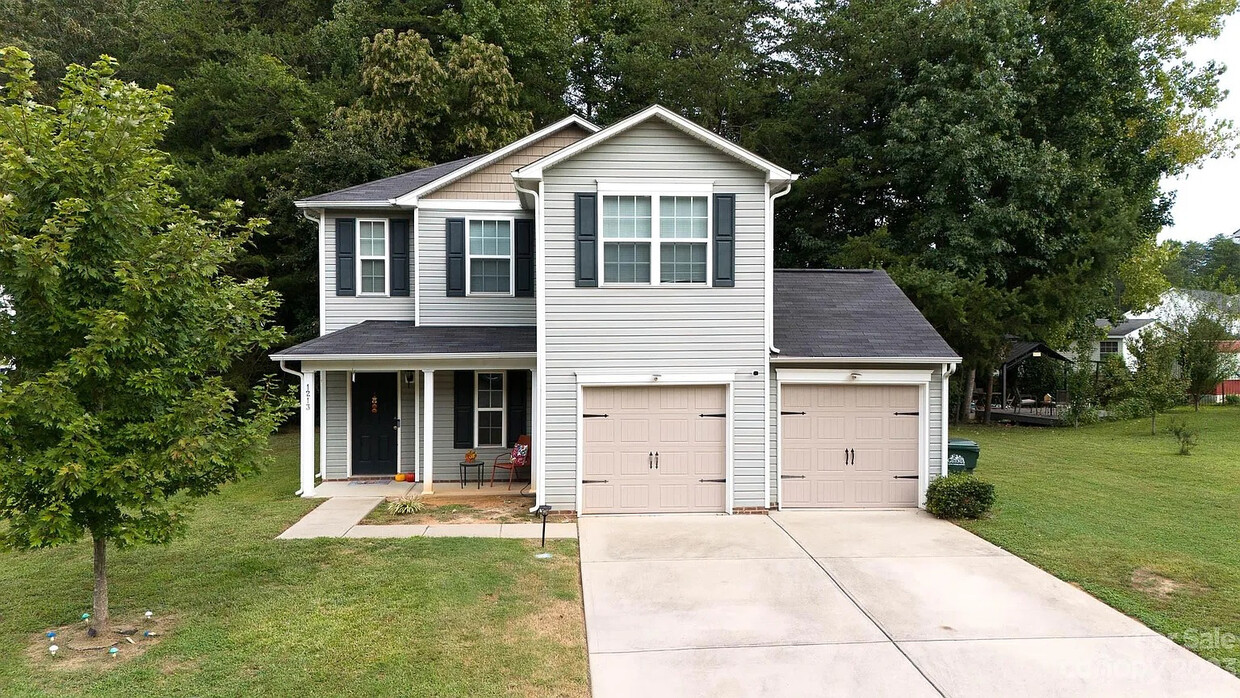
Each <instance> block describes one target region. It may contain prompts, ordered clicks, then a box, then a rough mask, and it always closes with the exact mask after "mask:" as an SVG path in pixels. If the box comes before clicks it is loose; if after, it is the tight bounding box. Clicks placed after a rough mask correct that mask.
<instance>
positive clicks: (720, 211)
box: [712, 194, 736, 286]
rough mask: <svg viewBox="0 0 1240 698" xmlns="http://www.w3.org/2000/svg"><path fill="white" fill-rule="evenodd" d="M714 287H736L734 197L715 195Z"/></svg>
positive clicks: (733, 195) (732, 195)
mask: <svg viewBox="0 0 1240 698" xmlns="http://www.w3.org/2000/svg"><path fill="white" fill-rule="evenodd" d="M714 199H715V200H714V207H715V212H714V213H715V234H714V240H713V241H712V246H713V248H714V255H715V256H714V260H713V262H714V267H715V272H714V277H715V278H714V285H715V286H735V285H736V195H735V194H715V197H714Z"/></svg>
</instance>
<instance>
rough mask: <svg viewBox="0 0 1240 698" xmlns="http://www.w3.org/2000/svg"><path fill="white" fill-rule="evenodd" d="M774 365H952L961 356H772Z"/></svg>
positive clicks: (957, 362)
mask: <svg viewBox="0 0 1240 698" xmlns="http://www.w3.org/2000/svg"><path fill="white" fill-rule="evenodd" d="M771 363H773V364H806V363H820V364H951V365H953V366H954V365H956V364H959V363H960V357H959V356H934V357H931V356H802V357H796V356H772V357H771Z"/></svg>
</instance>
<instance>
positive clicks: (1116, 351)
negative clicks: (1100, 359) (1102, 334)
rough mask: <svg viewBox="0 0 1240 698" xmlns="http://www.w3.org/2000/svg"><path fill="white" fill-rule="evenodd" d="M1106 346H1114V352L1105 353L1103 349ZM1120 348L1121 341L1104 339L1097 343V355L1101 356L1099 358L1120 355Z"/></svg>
mask: <svg viewBox="0 0 1240 698" xmlns="http://www.w3.org/2000/svg"><path fill="white" fill-rule="evenodd" d="M1108 344H1114V345H1115V349H1114V351H1107V350H1106V349H1105V348H1104V347H1106V345H1108ZM1121 346H1122V341H1121V340H1118V339H1104V340H1102V341H1100V342H1098V354H1099V355H1101V356H1107V355H1109V354H1119V353H1120V348H1121Z"/></svg>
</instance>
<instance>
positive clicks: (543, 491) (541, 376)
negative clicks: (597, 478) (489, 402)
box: [512, 172, 581, 512]
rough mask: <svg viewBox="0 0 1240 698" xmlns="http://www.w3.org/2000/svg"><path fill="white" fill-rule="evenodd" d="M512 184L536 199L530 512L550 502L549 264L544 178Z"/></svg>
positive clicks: (514, 179)
mask: <svg viewBox="0 0 1240 698" xmlns="http://www.w3.org/2000/svg"><path fill="white" fill-rule="evenodd" d="M512 185H513V187H515V188H516V190H517V192H518V193H519V194H526V195H527V196H529V197H530V198H531V199H533V201H534V333H535V349H536V351H535V354H536V357H535V359H534V367H535V373H536V374H537V375H536V376H535V380H534V385H533V388H534V390H533V393H534V414H535V418H536V420H537V421H536V423H535V427H534V430H533V431H534V449H533V451H534V453H533V454H532V455H533V458H534V468H532V469H531V470H532V471H537V477H534V473H533V472H531V476H530V480H532V481H533V487H534V506H533V507H530V511H531V512H533V511H536V510H537V509H538V507H540V506H542V505H544V504H546V503H547V486H546V479H547V477H546V476H547V448H546V433H547V424H546V422H547V390H546V386H547V333H546V323H547V300H546V276H547V275H546V264H545V263H544V261H545V259H546V258H545V256H544V255H543V242H544V240H545V237H544V233H545V231H544V230H543V216H542V181H541V180H540V181H539V183H538V189H537V190H534V189H526V188H525V187H523V186H521V183H520V181H519V180H518V179H517V178H516V176H515V172H514V176H513V178H512ZM577 508H578V510H579V511H580V508H581V502H577Z"/></svg>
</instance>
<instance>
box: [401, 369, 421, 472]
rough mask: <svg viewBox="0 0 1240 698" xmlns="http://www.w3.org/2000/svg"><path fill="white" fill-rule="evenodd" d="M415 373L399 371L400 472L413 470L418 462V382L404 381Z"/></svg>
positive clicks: (414, 376)
mask: <svg viewBox="0 0 1240 698" xmlns="http://www.w3.org/2000/svg"><path fill="white" fill-rule="evenodd" d="M416 376H417V374H416V373H414V372H410V371H401V372H400V446H399V448H400V466H399V468H400V472H402V473H412V472H415V470H416V468H417V463H418V443H419V442H418V421H419V420H418V384H417V383H408V382H406V378H407V377H413V379H416Z"/></svg>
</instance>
